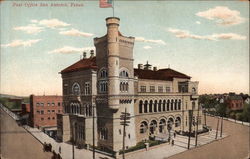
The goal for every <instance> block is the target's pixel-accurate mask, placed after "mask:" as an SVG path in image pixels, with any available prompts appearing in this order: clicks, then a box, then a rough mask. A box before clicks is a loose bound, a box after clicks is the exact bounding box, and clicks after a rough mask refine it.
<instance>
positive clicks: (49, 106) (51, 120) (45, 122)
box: [30, 95, 62, 128]
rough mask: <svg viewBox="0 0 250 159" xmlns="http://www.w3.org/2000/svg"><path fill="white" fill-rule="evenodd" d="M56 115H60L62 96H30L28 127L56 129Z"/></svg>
mask: <svg viewBox="0 0 250 159" xmlns="http://www.w3.org/2000/svg"><path fill="white" fill-rule="evenodd" d="M56 114H62V96H57V95H53V96H45V95H44V96H35V95H31V96H30V125H31V126H32V127H38V128H47V127H56V125H57V115H56Z"/></svg>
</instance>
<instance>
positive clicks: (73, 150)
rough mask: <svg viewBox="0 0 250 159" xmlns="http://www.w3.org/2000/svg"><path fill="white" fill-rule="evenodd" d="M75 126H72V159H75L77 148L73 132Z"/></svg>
mask: <svg viewBox="0 0 250 159" xmlns="http://www.w3.org/2000/svg"><path fill="white" fill-rule="evenodd" d="M73 126H74V125H73V124H72V125H71V134H72V136H71V143H72V159H75V147H74V132H73V130H74V128H73Z"/></svg>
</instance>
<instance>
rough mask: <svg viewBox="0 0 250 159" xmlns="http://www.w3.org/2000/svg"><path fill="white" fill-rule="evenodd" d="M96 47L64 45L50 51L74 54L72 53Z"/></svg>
mask: <svg viewBox="0 0 250 159" xmlns="http://www.w3.org/2000/svg"><path fill="white" fill-rule="evenodd" d="M94 49H95V47H84V48H75V47H71V46H64V47H62V48H58V49H55V50H52V51H49V53H61V54H72V53H79V52H83V51H89V50H94Z"/></svg>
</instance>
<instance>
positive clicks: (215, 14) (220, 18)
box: [196, 6, 245, 26]
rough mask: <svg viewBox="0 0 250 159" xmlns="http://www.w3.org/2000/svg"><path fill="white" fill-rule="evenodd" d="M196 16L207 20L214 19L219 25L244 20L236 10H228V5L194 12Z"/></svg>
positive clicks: (239, 22)
mask: <svg viewBox="0 0 250 159" xmlns="http://www.w3.org/2000/svg"><path fill="white" fill-rule="evenodd" d="M196 15H197V16H199V17H203V18H206V19H209V20H216V23H217V24H219V25H224V26H230V25H237V24H241V23H243V22H245V18H242V17H241V16H240V12H239V11H237V10H230V9H229V8H228V7H224V6H217V7H215V8H212V9H208V10H206V11H202V12H198V13H196Z"/></svg>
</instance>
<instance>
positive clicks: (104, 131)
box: [100, 128, 108, 140]
mask: <svg viewBox="0 0 250 159" xmlns="http://www.w3.org/2000/svg"><path fill="white" fill-rule="evenodd" d="M100 139H102V140H107V139H108V129H107V128H101V130H100Z"/></svg>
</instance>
